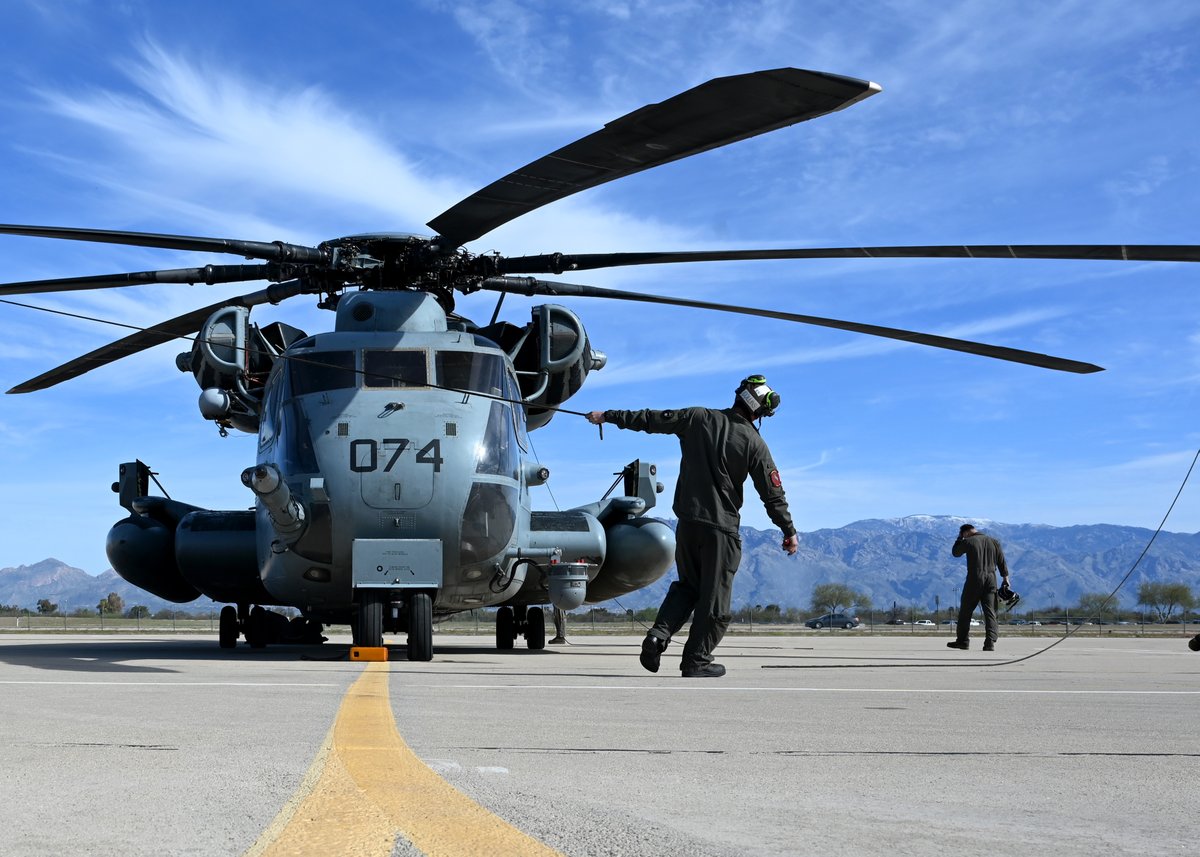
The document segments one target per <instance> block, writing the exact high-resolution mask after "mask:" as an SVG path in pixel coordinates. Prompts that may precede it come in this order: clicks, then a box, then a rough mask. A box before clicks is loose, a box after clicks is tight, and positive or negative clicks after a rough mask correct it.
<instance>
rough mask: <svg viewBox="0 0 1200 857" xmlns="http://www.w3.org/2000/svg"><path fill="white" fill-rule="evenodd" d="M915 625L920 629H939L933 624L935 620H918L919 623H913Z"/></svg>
mask: <svg viewBox="0 0 1200 857" xmlns="http://www.w3.org/2000/svg"><path fill="white" fill-rule="evenodd" d="M913 624H914V625H916V626H917V627H918V628H936V627H937V626H936V625H934V624H933V620H931V619H918V620H917V621H915V622H913Z"/></svg>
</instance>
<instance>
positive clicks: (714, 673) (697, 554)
mask: <svg viewBox="0 0 1200 857" xmlns="http://www.w3.org/2000/svg"><path fill="white" fill-rule="evenodd" d="M734 392H735V398H734V402H733V407H731V408H726V409H725V410H714V409H712V408H700V407H696V408H683V409H681V410H677V411H676V410H666V411H652V410H641V411H592V412H591V413H589V414H588V415H587V418H588V422H590V423H592V424H593V425H602V424H604V423H606V422H608V423H612V424H613V425H615V426H617V428H622V429H632V430H634V431H643V432H649V433H650V434H673V435H676V436H677V437H678V438H679V446H680V450H681V452H682V458H681V459H680V463H679V481H678V483H677V484H676V486H675V501H674V504H673V506H672V509H673V510H674V512H675V516H676V517H677V518H678V519H679V525H678V527H677V528H676V530H675V567H676V570H677V572H678V575H679V579H678V580H676V581H674V582H673V583H672V584H671V587H670V589H668V590H667V595H666V597H665V598H664V599H663V603H662V606H660V607H659V608H658V617H657V618H656V619H655V621H654V627H653V628H651V629H650V632H649V633H648V634H647V635H646V639H645V640H643V641H642V652H641V655H640V660H641V663H642V666H643V667H645V668H646V669H648V670H649V671H650V672H653V673H656V672H658V668H659V662H660V659H661V657H662V653H663V651H664V650H665V649H666V648H667V643H669V642H670V640H671V637H672V636H674V635H675V634H676V633H677V632H678V631H679V629H680V628H682V627H683V624H684V623H685V622H686V621H687V620H688V618H689V617H691V619H692V628H691V631H690V632H689V634H688V638H687V642H686V643H685V644H684V646H683V658H682V661H681V663H680V671H681V672H682V674H683V676H684V677H685V678H715V677H718V676H723V675H725V667H723V666H722V665H721V664H718V663H714V662H713V654H712V653H713V650H714V649H715V648H716V647H717V644H718V643H720V642H721V638H722V637H724V636H725V629H726V628H728V627H729V621H730V619H731V618H732V614H731V612H730V599H731V598H732V595H733V576H734V575H735V574H736V573H737V570H738V565H739V564H740V563H741V559H742V540H741V537H740V535H739V534H738V527H739V526H740V525H741V508H742V487H743V485H744V483H745V481H746V477H747V476H748V477H750V479H751V480H753V482H754V488H755V490H756V491H757V492H758V496H759V498H760V499H761V500H762V502H763V506H765V507H766V510H767V515H768V516H769V517H770V518H771V521H772V522H773V523H774V524H775V526H777V527H779V529H780V530H782V531H783V550H785V551H787V553H788V554H789V555H793V554H795V553H796V551H797V549H798V548H799V546H800V540H799V538H798V537H797V536H796V528H795V527H794V526H793V525H792V517H791V515H790V514H789V513H788V507H787V499H786V497H785V496H784V492H783V483H782V482H781V481H780V478H779V470H778V469H777V468H776V467H775V462H774V461H773V460H772V458H771V451H770V450H769V449H768V448H767V444H766V441H764V440H763V439H762V436H761V435H760V434H759V430H758V428H757V427H756V426H755V425H754V420H756V419H757V420H760V423H761V419H762V417H769V416H771V415H773V414H774V413H775V409H776V408H777V407H779V401H780V398H779V394H778V393H776V392H775V391H774V390H772V389H771V388H770V387H768V386H767V382H766V379H765V378H764V377H763V376H762V375H751V376H749V377H748V378H746V379H744V380H743V381H742V383H741V384H739V385H738V388H737V390H735V391H734Z"/></svg>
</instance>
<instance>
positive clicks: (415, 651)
mask: <svg viewBox="0 0 1200 857" xmlns="http://www.w3.org/2000/svg"><path fill="white" fill-rule="evenodd" d="M407 608H408V659H409V660H410V661H432V660H433V599H432V598H430V597H429V593H428V592H417V593H414V594H413V595H411V596H409V599H408V604H407Z"/></svg>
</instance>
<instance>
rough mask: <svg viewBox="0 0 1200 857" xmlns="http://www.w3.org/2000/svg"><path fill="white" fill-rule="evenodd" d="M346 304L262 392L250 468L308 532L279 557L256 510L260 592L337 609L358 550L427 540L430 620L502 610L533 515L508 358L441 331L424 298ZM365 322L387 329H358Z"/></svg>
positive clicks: (275, 539)
mask: <svg viewBox="0 0 1200 857" xmlns="http://www.w3.org/2000/svg"><path fill="white" fill-rule="evenodd" d="M353 297H354V299H355V300H353V301H344V302H343V303H344V304H350V305H349V306H340V307H339V309H338V325H337V329H336V330H335V331H334V332H332V333H325V334H320V335H317V336H312V337H308V338H306V339H304V340H301V341H300V342H297V343H295V344H294V345H293V346H292V347H291V348H289V349H288V351H287V353H286V355H285V359H283V360H280V361H279V362H278V363H277V364H276V366H275V367H274V369H273V370H272V372H271V375H270V377H269V379H268V381H267V385H266V389H265V390H264V397H263V408H262V414H261V421H260V427H259V434H258V441H259V449H258V461H259V463H260V464H264V463H265V464H271V465H274V466H275V467H276V468H277V469H278V470H279V472H280V473H281V474H283V476H284V478H285V479H286V480H287V482H288V484H289V485H290V486H291V489H292V492H293V494H294V495H296V496H297V499H298V500H299V501H300V503H301V504H302V505H303V506H304V508H305V509H306V510H307V514H308V521H307V526H306V527H305V529H304V532H303V533H302V534H301V535H300V537H299V538H298V539H296V540H295V542H294V543H293V544H290V545H288V544H286V540H283V539H280V538H279V535H278V533H276V532H275V530H274V528H273V526H272V522H271V520H270V518H269V516H268V513H267V510H266V509H265V508H263V507H262V506H261V505H260V506H259V508H258V512H257V514H258V521H257V530H258V533H259V539H258V560H259V565H260V568H261V570H262V580H263V584H264V585H265V586H266V588H267V590H268V591H269V592H271V594H272V595H274V596H275V597H277V598H278V599H280V600H281V601H282V602H284V603H290V604H297V605H301V606H302V609H306V610H312V611H317V612H322V611H327V610H337V609H342V608H345V607H347V606H348V605H350V604H351V602H352V600H353V595H354V592H353V589H354V581H353V562H354V557H353V549H354V543H355V541H357V540H437V541H438V542H440V543H441V545H443V546H444V547H443V549H442V551H441V565H442V567H441V568H440V569H438V570H437V576H438V578H439V579H440V586H439V587H438V595H437V599H436V602H435V609H437V610H439V611H444V612H449V611H455V610H463V609H469V608H471V607H478V606H486V605H489V604H494V603H499V602H501V601H503V600H505V599H506V598H507V597H510V595H511V593H509V594H507V595H506V594H502V593H501V592H497V591H495V587H493V586H491V585H490V584H491V582H492V581H493V578H494V577H495V576H496V571H497V569H498V568H502V567H505V566H506V565H507V560H506V556H508V555H509V554H511V553H512V548H513V547H514V545H515V543H516V541H517V537H518V535H519V534H522V533H527V532H528V530H529V515H530V501H529V489H528V485H527V482H526V479H525V472H524V471H525V464H524V461H525V457H526V454H527V452H528V450H529V440H528V435H527V430H526V426H525V411H524V408H523V407H522V406H521V405H520V404H519V403H520V401H521V395H520V389H519V387H518V384H517V380H516V377H515V375H514V371H513V367H512V362H511V360H510V359H509V357H508V356H507V355H506V354H505V353H504V352H503V351H502V350H501V349H500V348H499V347H498V346H497V345H496V344H495V343H493V342H491V341H490V340H487V339H485V338H483V337H481V336H478V335H476V334H474V333H471V332H467V331H457V330H450V329H447V323H446V317H445V314H444V313H443V312H442V311H441V309H440V308H439V307H438V306H437V304H436V302H435V301H433V300H432V299H431V298H429V297H428V296H426V295H419V294H417V295H414V294H407V293H402V294H384V295H379V294H363V295H355V296H353ZM367 302H370V304H371V306H372V309H373V311H372V312H370V313H368V312H367V310H365V309H364V304H366V303H367ZM380 303H383V304H385V305H384V306H382V307H381V306H380ZM397 304H400V305H401V306H400V307H399V308H398V307H397V306H396V305H397ZM389 313H391V314H392V315H393V316H395V317H393V318H390V319H389V318H387V317H386V316H387V314H389ZM380 316H384V317H383V318H380ZM371 319H378V323H377V325H370V324H367V322H369V321H370V320H371ZM371 326H378V327H383V328H384V329H383V330H377V329H376V330H371V329H362V328H364V327H371ZM347 327H348V328H350V329H345V328H347ZM395 327H399V328H400V329H399V330H396V329H394V328H395ZM356 328H357V329H356ZM426 571H428V570H426Z"/></svg>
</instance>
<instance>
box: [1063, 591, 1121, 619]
mask: <svg viewBox="0 0 1200 857" xmlns="http://www.w3.org/2000/svg"><path fill="white" fill-rule="evenodd" d="M1105 602H1108V603H1107V604H1106V603H1105ZM1117 606H1118V605H1117V600H1116V599H1115V598H1114V599H1113V600H1111V601H1109V600H1108V593H1107V592H1085V593H1083V594H1082V595H1080V596H1079V606H1078V607H1076V608H1075V609H1074V610H1072V611H1071V612H1072V613H1075V612H1077V611H1078V614H1079V616H1080V618H1083V619H1099V618H1100V614H1101V612H1105V611H1107V612H1108V614H1109V615H1110V616H1113V615H1115V613H1116V610H1117Z"/></svg>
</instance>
